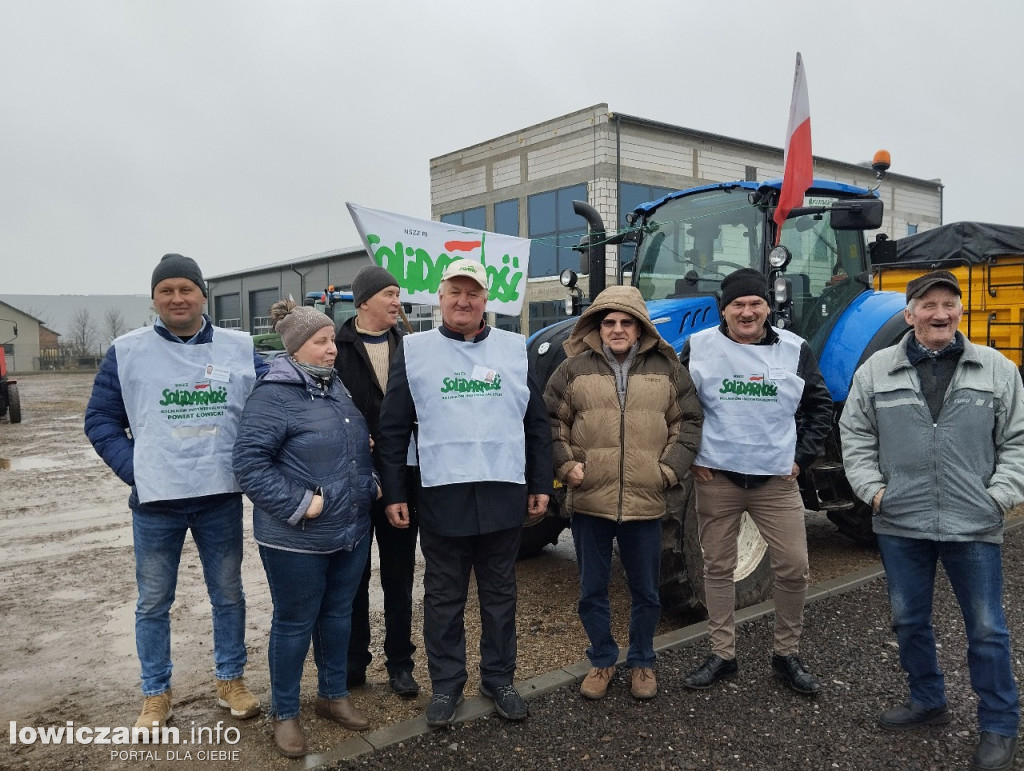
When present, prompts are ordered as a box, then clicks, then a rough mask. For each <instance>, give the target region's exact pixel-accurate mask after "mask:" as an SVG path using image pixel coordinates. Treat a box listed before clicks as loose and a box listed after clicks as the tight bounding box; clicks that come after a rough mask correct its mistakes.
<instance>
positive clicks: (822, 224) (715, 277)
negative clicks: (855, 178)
mask: <svg viewBox="0 0 1024 771" xmlns="http://www.w3.org/2000/svg"><path fill="white" fill-rule="evenodd" d="M780 187H781V183H780V181H773V182H767V183H764V184H757V183H754V182H732V183H728V184H721V185H709V186H705V187H700V188H694V189H691V190H686V191H681V192H678V193H672V194H670V195H667V196H665V197H664V198H661V199H659V200H657V201H653V202H651V203H648V204H643V205H641V206H639V207H637V209H635V210H634V211H633V213H632V214H631V215H630V216H631V220H632V223H631V224H632V225H633V227H634V231H633V232H634V234H635V239H636V240H637V241H638V244H637V255H636V259H635V262H634V263H633V264H632V266H629V265H627V266H626V267H627V268H629V267H632V272H633V283H634V284H635V285H636V286H637V288H639V290H640V292H641V294H642V295H643V296H644V299H645V300H647V301H648V302H652V306H651V311H652V317H653V316H654V313H655V312H656V310H657V311H659V318H663V317H664V316H663V314H662V313H660V311H662V310H666V311H667V309H669V308H672V309H674V310H673V311H672V312H671V313H669V314H668V315H669V316H673V315H675V316H678V319H676V321H678V322H679V323H678V324H673V323H671V322H670V323H668V324H665V326H659V331H661V333H662V335H663V336H664V337H665V338H666V340H668V341H669V342H671V343H672V344H673V345H674V346H675V347H676V348H677V349H678V348H680V347H681V346H682V342H683V340H684V339H685V338H686V337H687V336H689V334H691V333H693V332H695V331H697V330H698V329H703V328H705V327H707V326H713V325H716V324H717V323H718V321H719V319H718V314H717V313H710V314H709V313H706V312H704V311H700V310H699V309H701V308H707V307H708V304H709V302H711V304H716V303H717V299H718V297H719V296H720V294H721V285H722V280H723V279H724V278H725V277H726V276H728V275H729V274H730V273H732V272H734V271H736V270H739V269H741V268H752V269H754V270H757V271H759V272H762V273H765V274H766V275H767V276H768V279H769V284H770V286H771V287H772V288H773V297H772V317H771V321H772V323H773V324H774V325H775V326H777V327H781V328H785V329H790V330H791V331H793V332H795V333H796V334H798V335H800V336H801V337H804V338H805V339H807V340H809V341H810V342H811V345H812V348H815V349H816V350H820V349H821V348H820V346H821V343H822V342H823V340H824V338H825V336H827V334H828V329H829V328H830V327H831V325H832V323H833V322H834V320H835V319H836V318H837V316H838V315H839V314H840V313H841V312H842V311H843V310H844V309H845V308H847V307H848V306H849V305H850V303H851V302H852V301H853V299H854V298H855V297H856V296H857V295H859V294H861V293H862V292H865V291H867V290H868V289H869V288H870V278H871V272H870V268H869V263H868V253H867V248H866V243H865V238H864V231H865V230H868V229H874V228H877V227H879V226H880V225H881V214H882V204H881V201H879V200H878V199H876V198H875V197H874V196H873V195H872V194H871V191H868V190H865V189H863V188H857V187H852V186H850V185H843V184H839V183H835V182H828V181H823V180H818V181H816V182H815V185H814V186H813V187H812V188H811V189H810V190H808V192H807V196H806V198H805V203H806V204H807V205H805V206H803V207H800V208H799V209H794V210H793V211H791V212H790V214H789V217H788V218H787V219H786V222H785V224H784V226H783V228H782V232H781V238H780V239H779V244H778V246H773V241H774V236H775V231H776V227H775V223H774V222H773V221H772V213H773V207H774V203H775V201H776V200H777V198H778V193H779V189H780ZM662 300H664V301H671V302H666V303H661V302H657V301H662ZM698 315H699V317H700V318H699V319H698V318H697V316H698ZM818 339H820V341H821V342H819V344H818V345H815V342H816V340H818Z"/></svg>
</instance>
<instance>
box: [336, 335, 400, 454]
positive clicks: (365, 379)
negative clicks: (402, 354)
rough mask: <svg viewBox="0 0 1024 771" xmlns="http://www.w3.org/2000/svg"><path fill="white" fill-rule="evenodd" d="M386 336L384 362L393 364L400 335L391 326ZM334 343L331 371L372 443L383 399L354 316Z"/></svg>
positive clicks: (378, 428) (377, 432) (375, 435)
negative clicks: (347, 395)
mask: <svg viewBox="0 0 1024 771" xmlns="http://www.w3.org/2000/svg"><path fill="white" fill-rule="evenodd" d="M387 335H388V349H389V354H388V360H389V361H392V362H393V361H394V360H395V351H396V350H398V345H399V343H400V342H401V340H402V337H403V335H404V333H403V332H400V331H399V330H398V327H397V326H395V327H392V328H391V329H390V330H388V332H387ZM335 343H336V344H337V346H338V356H337V358H335V360H334V368H335V369H336V370H337V371H338V374H339V375H340V376H341V382H342V383H344V384H345V388H347V389H348V392H349V394H350V395H351V396H352V401H353V402H354V403H355V405H356V407H358V408H359V411H360V412H361V413H363V416H364V417H365V418H366V424H367V426H369V428H370V436H372V437H373V441H374V443H376V442H377V441H378V440H379V439H380V403H381V402H382V401H383V400H384V389H383V388H381V387H380V383H379V382H378V381H377V373H376V372H374V371H373V365H372V364H371V363H370V357H369V356H368V355H367V353H366V346H364V345H363V341H362V338H361V337H360V335H359V333H358V332H357V331H356V320H355V317H352V318H350V319H348V320H346V321H345V323H344V324H342V325H341V327H340V328H339V329H338V334H337V336H336V337H335ZM374 454H376V452H375V453H374ZM375 460H376V458H375Z"/></svg>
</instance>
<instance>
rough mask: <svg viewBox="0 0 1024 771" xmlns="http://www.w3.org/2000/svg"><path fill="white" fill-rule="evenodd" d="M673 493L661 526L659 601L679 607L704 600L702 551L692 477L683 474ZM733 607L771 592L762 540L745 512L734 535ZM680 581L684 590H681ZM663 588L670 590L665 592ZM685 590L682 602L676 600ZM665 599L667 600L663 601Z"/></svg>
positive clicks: (664, 604)
mask: <svg viewBox="0 0 1024 771" xmlns="http://www.w3.org/2000/svg"><path fill="white" fill-rule="evenodd" d="M676 489H678V490H679V493H678V495H677V496H673V495H671V493H672V492H673V491H670V498H669V502H670V503H669V511H668V515H667V516H666V518H665V522H664V525H663V527H662V536H663V539H662V546H663V548H662V554H661V569H662V604H663V606H664V607H666V608H667V609H669V610H674V611H681V610H686V609H687V608H689V607H695V606H696V605H703V604H704V555H703V553H702V552H701V548H700V539H699V538H698V535H697V513H696V495H695V493H694V490H693V478H692V477H690V476H687V478H686V479H685V480H684V481H683V483H682V484H681V485H679V486H678V487H677V488H674V490H676ZM734 578H735V582H736V607H737V609H738V608H746V607H748V606H749V605H756V604H757V603H759V602H763V601H764V600H766V599H768V597H769V596H770V595H771V589H772V571H771V563H770V559H769V555H768V544H766V543H765V541H764V539H763V538H762V537H761V534H760V533H759V532H758V530H757V527H756V526H755V525H754V523H753V521H752V520H751V519H750V517H749V516H748V515H747V514H744V515H743V522H742V524H741V525H740V534H739V537H738V539H737V563H736V572H735V573H734ZM683 584H686V585H687V587H688V592H683V591H681V587H682V586H683ZM666 588H669V589H670V590H672V591H669V592H666ZM686 594H689V598H688V599H687V604H686V605H680V604H678V603H679V601H680V600H681V599H683V597H684V596H685V595H686ZM666 600H667V601H668V602H666Z"/></svg>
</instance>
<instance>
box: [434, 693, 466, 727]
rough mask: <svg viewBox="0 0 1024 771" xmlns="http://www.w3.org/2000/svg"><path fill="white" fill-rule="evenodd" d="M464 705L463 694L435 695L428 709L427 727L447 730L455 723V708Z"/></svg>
mask: <svg viewBox="0 0 1024 771" xmlns="http://www.w3.org/2000/svg"><path fill="white" fill-rule="evenodd" d="M460 704H462V694H461V693H459V694H454V693H435V694H434V695H433V697H432V698H431V699H430V705H429V706H428V707H427V725H428V726H430V727H431V728H445V727H447V726H450V725H451V724H452V723H454V722H455V708H456V707H458V706H459V705H460Z"/></svg>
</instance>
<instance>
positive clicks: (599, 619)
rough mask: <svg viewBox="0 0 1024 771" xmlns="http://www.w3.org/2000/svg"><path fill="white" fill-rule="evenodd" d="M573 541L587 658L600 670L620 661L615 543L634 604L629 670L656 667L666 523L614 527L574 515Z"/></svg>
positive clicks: (605, 521)
mask: <svg viewBox="0 0 1024 771" xmlns="http://www.w3.org/2000/svg"><path fill="white" fill-rule="evenodd" d="M572 538H573V543H574V545H575V547H576V562H577V563H578V565H579V571H580V601H579V604H578V605H577V611H578V613H579V616H580V621H582V622H583V628H584V629H585V630H586V632H587V638H588V639H589V640H590V647H589V648H587V658H588V659H590V663H591V664H592V665H593V666H595V667H610V666H612V665H614V664H615V662H616V661H617V660H618V658H619V646H618V644H617V643H616V642H615V638H614V637H612V613H611V603H610V602H609V601H608V582H609V580H610V579H611V566H612V540H613V539H614V540H617V541H618V542H619V557H620V558H621V559H622V567H623V568H624V569H625V571H626V583H627V584H628V585H629V593H630V596H631V597H632V604H631V607H630V613H629V651H628V653H627V654H626V666H629V667H652V666H654V658H655V657H654V632H655V630H656V629H657V627H658V618H659V617H660V616H661V599H660V598H659V596H658V574H659V571H660V570H661V521H660V520H657V519H652V520H643V521H640V522H615V521H613V520H610V519H604V518H602V517H592V516H589V515H587V514H574V515H573V518H572Z"/></svg>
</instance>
